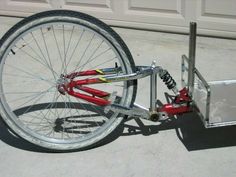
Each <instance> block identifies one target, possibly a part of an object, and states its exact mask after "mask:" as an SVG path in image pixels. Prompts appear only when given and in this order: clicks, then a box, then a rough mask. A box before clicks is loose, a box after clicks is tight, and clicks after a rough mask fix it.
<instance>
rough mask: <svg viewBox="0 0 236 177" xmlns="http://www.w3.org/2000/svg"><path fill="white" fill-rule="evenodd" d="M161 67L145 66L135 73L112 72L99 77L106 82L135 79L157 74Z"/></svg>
mask: <svg viewBox="0 0 236 177" xmlns="http://www.w3.org/2000/svg"><path fill="white" fill-rule="evenodd" d="M160 69H161V67H159V66H156V67H155V68H153V67H145V68H143V69H141V70H139V71H137V72H136V73H131V74H112V75H108V76H104V77H101V79H103V80H105V81H106V82H120V81H128V80H135V79H141V78H144V77H147V76H150V75H153V74H157V73H158V72H159V70H160Z"/></svg>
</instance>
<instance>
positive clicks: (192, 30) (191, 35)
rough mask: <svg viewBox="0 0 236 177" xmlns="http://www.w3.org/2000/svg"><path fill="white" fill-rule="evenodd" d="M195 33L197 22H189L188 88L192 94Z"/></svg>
mask: <svg viewBox="0 0 236 177" xmlns="http://www.w3.org/2000/svg"><path fill="white" fill-rule="evenodd" d="M196 34H197V23H195V22H190V31H189V56H188V57H189V71H188V90H189V94H190V96H192V93H193V89H194V70H195V53H196Z"/></svg>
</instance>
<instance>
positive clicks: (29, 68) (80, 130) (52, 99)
mask: <svg viewBox="0 0 236 177" xmlns="http://www.w3.org/2000/svg"><path fill="white" fill-rule="evenodd" d="M0 47H1V49H0V59H1V61H0V62H1V63H0V82H1V86H0V93H1V94H0V110H1V115H2V118H3V120H4V122H5V123H6V124H7V125H8V126H9V127H10V129H11V130H13V132H15V133H16V134H17V135H19V136H20V137H22V138H24V139H26V140H27V141H29V142H31V143H34V144H36V145H38V146H41V147H44V148H47V149H52V150H59V151H65V150H73V149H81V148H86V147H88V146H91V145H94V144H95V143H97V142H100V140H102V139H103V138H104V137H106V136H107V135H108V134H110V133H111V132H112V131H113V130H114V129H115V128H116V127H117V126H118V125H119V124H120V122H121V121H122V117H120V116H118V114H117V113H113V112H111V111H110V112H108V113H106V112H104V109H103V107H100V106H96V105H94V104H92V103H88V102H86V101H83V100H81V99H78V98H75V97H72V96H69V95H68V94H66V95H63V94H61V93H60V92H59V91H58V89H57V83H58V80H59V78H60V76H61V74H63V75H65V74H70V73H73V72H77V71H83V70H91V69H99V68H108V67H115V65H118V67H120V68H121V70H122V72H123V73H124V74H128V73H132V72H135V65H134V62H133V59H132V56H131V54H130V52H129V50H128V48H127V46H126V45H125V43H124V42H123V41H122V39H121V38H120V37H119V36H118V35H117V34H116V33H115V32H114V31H113V30H112V29H111V28H110V27H108V26H107V25H106V24H104V23H103V22H101V21H99V20H98V19H96V18H94V17H91V16H89V15H86V14H83V13H79V12H74V11H68V10H54V11H46V12H42V13H38V14H35V15H33V16H30V17H28V18H26V19H24V20H22V21H20V22H19V23H18V24H16V25H15V26H14V27H12V28H11V29H10V30H9V31H8V32H7V33H6V34H5V35H4V36H3V38H2V39H1V41H0ZM115 63H116V64H115ZM91 77H95V76H89V78H91ZM136 86H137V81H135V80H134V81H124V82H119V83H109V84H105V83H104V84H96V85H92V86H91V87H93V88H97V89H101V90H103V91H107V92H109V93H111V92H114V91H116V92H117V96H116V97H115V98H116V99H115V101H116V102H117V103H118V104H120V105H123V106H131V105H132V104H133V101H134V98H135V96H136Z"/></svg>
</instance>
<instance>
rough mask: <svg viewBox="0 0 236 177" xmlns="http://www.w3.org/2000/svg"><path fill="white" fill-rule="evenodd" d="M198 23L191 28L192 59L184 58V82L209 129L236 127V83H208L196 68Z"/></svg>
mask: <svg viewBox="0 0 236 177" xmlns="http://www.w3.org/2000/svg"><path fill="white" fill-rule="evenodd" d="M196 29H197V26H196V23H194V22H193V23H191V24H190V40H189V57H187V56H186V55H183V56H182V66H181V71H182V75H181V80H182V86H183V87H187V88H188V90H189V95H190V96H191V97H192V100H193V107H194V109H195V111H196V112H197V113H198V114H199V115H200V117H201V119H202V121H203V124H204V126H205V127H206V128H212V127H221V126H229V125H236V80H224V81H211V82H207V81H206V80H205V79H204V77H203V76H202V75H201V73H200V72H199V71H198V69H197V68H196V67H195V52H196Z"/></svg>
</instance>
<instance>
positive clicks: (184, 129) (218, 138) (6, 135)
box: [0, 113, 236, 152]
mask: <svg viewBox="0 0 236 177" xmlns="http://www.w3.org/2000/svg"><path fill="white" fill-rule="evenodd" d="M130 120H132V118H128V119H125V120H124V121H123V122H122V123H121V124H120V125H119V126H118V127H117V129H116V130H115V131H114V132H112V133H111V134H110V135H109V136H108V137H107V138H105V139H104V140H103V141H102V142H100V143H99V144H98V145H97V146H102V145H105V144H107V143H111V142H112V141H114V140H116V139H117V138H119V137H121V136H132V135H138V134H141V135H143V136H149V135H153V134H158V132H160V131H165V130H170V129H175V131H176V134H177V136H178V138H179V140H180V141H181V142H182V143H183V144H184V145H185V147H186V149H187V150H188V151H194V150H202V149H210V148H220V147H228V146H236V133H235V132H236V126H228V127H220V128H213V129H205V128H204V127H203V124H202V122H201V120H200V118H199V117H198V116H197V115H196V114H194V113H188V114H184V115H182V116H178V117H177V118H172V119H170V120H168V121H166V122H163V123H162V124H160V125H145V124H144V122H143V121H142V120H141V119H139V118H135V119H134V120H135V122H136V123H135V124H134V125H133V124H132V125H130V124H129V121H130ZM0 130H1V133H0V139H1V140H2V141H3V142H5V143H6V144H8V145H10V146H13V147H15V148H19V149H22V150H27V151H34V152H48V150H47V151H46V150H45V149H43V148H40V147H38V146H35V145H33V144H31V143H28V142H27V141H25V140H23V139H22V138H19V137H17V136H16V135H14V134H13V133H11V131H10V130H9V129H8V128H7V126H5V124H4V123H3V121H2V120H1V119H0ZM156 136H158V135H156Z"/></svg>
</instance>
